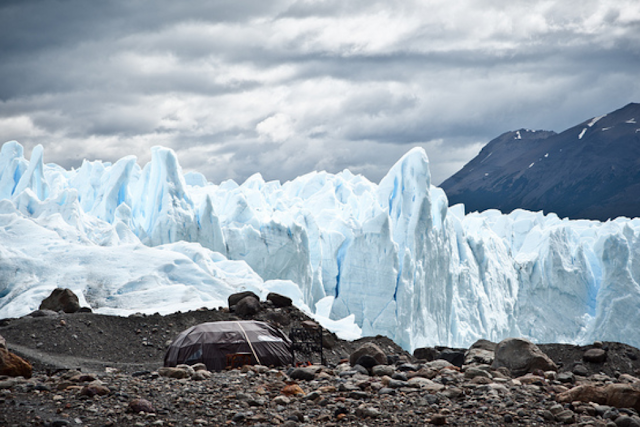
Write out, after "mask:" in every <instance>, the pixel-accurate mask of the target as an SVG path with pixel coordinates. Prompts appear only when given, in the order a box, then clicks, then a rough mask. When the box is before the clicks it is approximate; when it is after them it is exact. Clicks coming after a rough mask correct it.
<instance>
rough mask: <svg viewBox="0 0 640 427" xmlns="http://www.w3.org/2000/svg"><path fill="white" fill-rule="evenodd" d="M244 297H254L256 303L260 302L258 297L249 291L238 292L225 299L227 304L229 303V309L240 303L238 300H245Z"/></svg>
mask: <svg viewBox="0 0 640 427" xmlns="http://www.w3.org/2000/svg"><path fill="white" fill-rule="evenodd" d="M246 297H254V298H255V299H257V300H258V301H260V298H259V297H258V295H256V294H254V293H253V292H251V291H244V292H238V293H236V294H231V295H229V298H227V302H228V303H229V308H231V307H233V306H234V305H236V304H238V303H239V302H240V300H242V299H243V298H246Z"/></svg>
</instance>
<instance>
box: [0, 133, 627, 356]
mask: <svg viewBox="0 0 640 427" xmlns="http://www.w3.org/2000/svg"><path fill="white" fill-rule="evenodd" d="M639 234H640V220H638V219H626V218H619V219H616V220H614V221H609V222H606V223H601V222H597V221H569V220H566V219H560V218H558V217H557V216H556V215H553V214H550V215H546V216H545V215H542V214H541V213H539V212H527V211H522V210H517V211H514V212H513V213H511V214H509V215H503V214H501V213H500V212H498V211H491V210H490V211H486V212H482V213H473V214H469V215H466V216H465V215H464V207H463V206H461V205H457V206H453V207H448V202H447V198H446V195H445V194H444V192H443V191H442V190H441V189H439V188H437V187H434V186H433V185H431V182H430V173H429V162H428V159H427V156H426V153H425V152H424V151H423V150H422V149H413V150H411V151H409V152H408V153H407V154H406V155H405V156H403V157H402V158H401V159H400V160H399V161H398V162H397V163H396V164H395V165H394V166H393V167H392V168H391V170H390V171H389V173H388V174H387V175H386V176H385V177H384V178H383V179H382V180H381V182H380V183H379V184H378V185H376V184H374V183H371V182H370V181H368V180H367V179H366V178H364V177H362V176H357V175H353V174H351V173H350V172H349V171H347V170H345V171H344V172H341V173H338V174H335V175H334V174H329V173H326V172H313V173H310V174H307V175H304V176H301V177H299V178H296V179H295V180H293V181H289V182H286V183H284V184H281V183H279V182H275V181H274V182H265V181H264V180H263V179H262V177H261V176H260V175H259V174H256V175H254V176H252V177H251V178H249V179H248V180H247V181H246V182H244V183H243V184H241V185H238V184H237V183H235V182H233V181H225V182H223V183H221V184H220V185H214V184H211V183H207V182H206V179H205V178H204V177H203V176H202V175H201V174H198V173H193V172H191V173H187V174H183V173H182V171H181V168H180V166H179V163H178V159H177V158H176V155H175V153H174V152H173V151H171V150H170V149H166V148H161V147H156V148H154V149H153V151H152V159H151V161H150V162H149V163H148V164H147V165H145V166H144V167H143V168H141V167H140V166H139V165H138V164H137V163H136V159H135V157H133V156H128V157H124V158H123V159H121V160H119V161H117V162H115V163H113V164H111V163H103V162H100V161H94V162H89V161H85V162H84V163H83V164H82V166H81V167H80V168H78V169H74V170H65V169H63V168H61V167H59V166H57V165H53V164H45V163H44V150H43V148H42V147H40V146H38V147H36V148H35V149H34V150H33V152H32V155H31V159H30V160H26V159H25V158H24V150H23V148H22V146H21V145H20V144H18V143H17V142H15V141H14V142H8V143H5V144H4V145H3V146H2V149H1V150H0V318H2V317H12V316H20V315H24V314H27V313H28V312H30V311H32V310H34V309H36V308H37V306H38V305H39V302H40V301H41V300H42V298H44V297H45V296H46V295H47V294H48V293H49V292H50V291H51V289H53V288H54V287H56V286H63V287H69V288H71V289H73V290H74V291H75V292H76V293H77V294H79V296H80V298H81V299H82V302H83V303H85V304H88V305H90V306H91V307H92V308H93V309H94V310H95V311H97V312H104V313H117V314H126V313H130V312H133V311H145V312H156V311H158V312H161V313H166V312H171V311H176V310H184V309H195V308H198V307H201V306H209V307H216V306H219V305H224V304H225V300H226V297H227V296H228V295H229V294H231V293H233V292H236V291H238V290H243V289H251V290H254V291H255V292H257V293H260V294H262V295H264V294H266V293H267V292H269V291H270V290H277V291H279V292H281V293H285V294H288V295H289V296H291V297H293V298H294V300H295V301H296V304H297V305H299V306H301V307H303V308H304V309H305V310H307V311H310V312H314V311H315V315H316V317H317V318H318V319H319V320H320V321H321V322H323V323H324V324H325V325H327V326H330V327H332V328H334V330H340V331H341V332H343V336H350V337H354V336H356V335H358V334H359V333H362V334H364V335H373V334H384V335H387V336H389V337H390V338H392V339H393V340H395V341H396V342H397V343H399V344H400V345H402V346H403V347H405V348H407V349H413V348H416V347H419V346H424V345H449V346H467V345H469V344H471V343H472V342H474V341H475V340H477V339H479V338H487V339H491V340H500V339H502V338H504V337H507V336H523V337H527V338H530V339H532V340H534V341H537V342H575V343H582V342H588V341H591V340H594V339H601V340H615V341H621V342H626V343H629V344H632V345H635V346H640V332H638V330H637V328H636V327H635V325H636V324H637V321H638V320H640V319H638V317H639V316H640V314H639V312H640V310H638V308H640V287H639V286H638V283H639V280H640V236H639ZM340 319H343V320H340ZM349 322H355V324H357V327H355V326H353V325H352V324H351V326H349V325H350V323H349ZM345 331H346V332H345Z"/></svg>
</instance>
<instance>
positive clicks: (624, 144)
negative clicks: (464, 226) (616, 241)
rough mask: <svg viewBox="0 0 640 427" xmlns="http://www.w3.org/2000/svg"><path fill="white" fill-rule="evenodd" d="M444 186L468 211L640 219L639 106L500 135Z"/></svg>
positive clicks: (450, 199)
mask: <svg viewBox="0 0 640 427" xmlns="http://www.w3.org/2000/svg"><path fill="white" fill-rule="evenodd" d="M441 187H442V189H443V190H445V192H446V193H447V196H448V197H449V202H450V203H451V204H452V205H453V204H456V203H464V205H465V208H466V210H467V212H473V211H483V210H486V209H492V208H493V209H499V210H500V211H502V212H506V213H508V212H511V211H513V210H514V209H517V208H521V209H527V210H532V211H540V210H541V211H543V212H545V213H548V212H554V213H556V214H558V215H559V216H560V217H568V218H572V219H579V218H585V219H597V220H601V221H605V220H607V219H609V218H616V217H619V216H626V217H630V218H633V217H639V216H640V197H638V194H640V104H628V105H627V106H625V107H623V108H621V109H619V110H616V111H614V112H612V113H609V114H606V115H604V116H600V117H595V118H592V119H589V120H587V121H585V122H582V123H580V124H579V125H577V126H574V127H572V128H569V129H567V130H565V131H564V132H561V133H559V134H556V133H554V132H547V131H531V130H525V129H521V130H518V131H515V132H507V133H505V134H502V135H500V136H499V137H498V138H496V139H494V140H492V141H491V142H489V143H488V144H487V145H486V146H485V147H484V148H483V149H482V150H481V151H480V153H479V154H478V155H477V156H476V157H475V158H474V159H473V160H471V161H470V162H469V163H467V164H466V165H465V166H464V167H463V168H462V169H461V170H460V171H459V172H457V173H456V174H455V175H453V176H452V177H451V178H449V179H447V180H446V181H444V182H443V183H442V184H441Z"/></svg>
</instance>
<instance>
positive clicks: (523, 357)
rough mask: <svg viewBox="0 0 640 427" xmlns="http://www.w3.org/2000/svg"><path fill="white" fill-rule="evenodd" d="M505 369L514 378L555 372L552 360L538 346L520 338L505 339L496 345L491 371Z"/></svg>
mask: <svg viewBox="0 0 640 427" xmlns="http://www.w3.org/2000/svg"><path fill="white" fill-rule="evenodd" d="M501 367H505V368H507V369H509V371H510V372H511V373H512V374H513V375H515V376H516V377H519V376H522V375H525V374H527V373H529V372H533V371H535V370H538V369H539V370H541V371H543V372H546V371H557V370H558V367H557V366H556V364H555V363H553V360H551V359H550V358H549V356H547V355H546V354H544V353H543V352H542V351H541V350H540V349H539V348H538V346H536V345H535V344H533V343H532V342H531V341H529V340H526V339H522V338H507V339H505V340H502V341H500V342H499V343H498V345H497V346H496V350H495V358H494V360H493V363H492V364H491V369H498V368H501Z"/></svg>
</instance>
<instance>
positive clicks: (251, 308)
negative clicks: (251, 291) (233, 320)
mask: <svg viewBox="0 0 640 427" xmlns="http://www.w3.org/2000/svg"><path fill="white" fill-rule="evenodd" d="M259 311H260V300H258V299H257V298H254V297H252V296H246V297H244V298H242V299H241V300H240V301H238V304H236V314H237V315H238V316H241V317H249V316H253V315H254V314H256V313H257V312H259Z"/></svg>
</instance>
